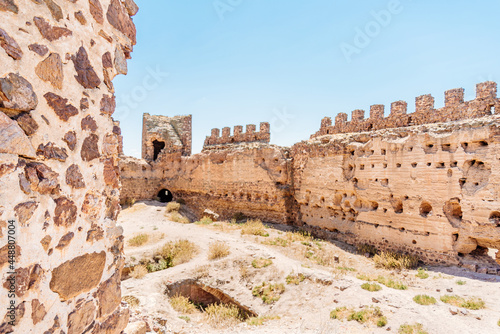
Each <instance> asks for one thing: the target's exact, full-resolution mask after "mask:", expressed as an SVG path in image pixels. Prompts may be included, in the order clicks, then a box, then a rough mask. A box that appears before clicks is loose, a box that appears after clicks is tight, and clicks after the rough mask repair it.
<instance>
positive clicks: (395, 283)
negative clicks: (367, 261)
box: [377, 276, 408, 290]
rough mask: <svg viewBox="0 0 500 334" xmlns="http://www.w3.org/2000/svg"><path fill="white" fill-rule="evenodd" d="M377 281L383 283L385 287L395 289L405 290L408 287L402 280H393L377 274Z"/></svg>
mask: <svg viewBox="0 0 500 334" xmlns="http://www.w3.org/2000/svg"><path fill="white" fill-rule="evenodd" d="M377 282H379V283H380V284H383V285H385V286H386V287H388V288H391V289H396V290H406V289H408V287H407V286H406V285H404V284H403V283H402V282H400V281H394V280H393V279H391V278H386V277H384V276H379V277H378V278H377Z"/></svg>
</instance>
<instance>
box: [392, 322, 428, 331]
mask: <svg viewBox="0 0 500 334" xmlns="http://www.w3.org/2000/svg"><path fill="white" fill-rule="evenodd" d="M398 333H399V334H429V333H428V332H427V331H425V330H424V325H422V324H420V323H416V324H413V325H409V324H404V325H401V326H400V327H399V330H398Z"/></svg>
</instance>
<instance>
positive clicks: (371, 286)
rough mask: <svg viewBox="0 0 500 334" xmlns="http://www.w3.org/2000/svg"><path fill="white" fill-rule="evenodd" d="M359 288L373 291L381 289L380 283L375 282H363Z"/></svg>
mask: <svg viewBox="0 0 500 334" xmlns="http://www.w3.org/2000/svg"><path fill="white" fill-rule="evenodd" d="M361 289H363V290H367V291H370V292H375V291H380V290H382V287H381V286H380V285H378V284H377V283H363V284H362V285H361Z"/></svg>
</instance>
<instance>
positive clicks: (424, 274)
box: [415, 268, 429, 279]
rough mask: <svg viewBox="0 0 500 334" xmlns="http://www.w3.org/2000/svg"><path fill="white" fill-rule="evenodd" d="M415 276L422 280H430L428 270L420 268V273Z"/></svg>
mask: <svg viewBox="0 0 500 334" xmlns="http://www.w3.org/2000/svg"><path fill="white" fill-rule="evenodd" d="M415 276H417V277H418V278H420V279H426V278H429V274H428V273H427V269H424V268H418V273H417V274H416V275H415Z"/></svg>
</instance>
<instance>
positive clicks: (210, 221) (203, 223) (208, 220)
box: [195, 216, 214, 225]
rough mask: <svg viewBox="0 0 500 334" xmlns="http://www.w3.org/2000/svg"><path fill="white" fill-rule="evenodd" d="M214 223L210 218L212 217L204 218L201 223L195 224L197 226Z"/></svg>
mask: <svg viewBox="0 0 500 334" xmlns="http://www.w3.org/2000/svg"><path fill="white" fill-rule="evenodd" d="M213 222H214V221H213V220H212V219H211V218H210V217H206V216H205V217H203V218H201V219H200V220H199V221H197V222H196V223H195V224H197V225H210V224H212V223H213Z"/></svg>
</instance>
